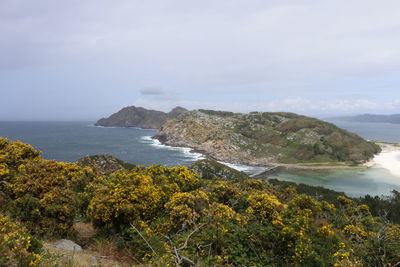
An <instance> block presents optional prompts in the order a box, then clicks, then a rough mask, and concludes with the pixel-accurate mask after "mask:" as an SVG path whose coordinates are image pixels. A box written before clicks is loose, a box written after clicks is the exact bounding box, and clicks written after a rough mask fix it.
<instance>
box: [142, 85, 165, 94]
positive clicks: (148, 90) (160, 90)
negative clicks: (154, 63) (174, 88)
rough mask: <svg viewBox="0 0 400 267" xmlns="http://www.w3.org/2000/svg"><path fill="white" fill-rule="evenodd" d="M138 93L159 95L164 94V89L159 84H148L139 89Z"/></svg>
mask: <svg viewBox="0 0 400 267" xmlns="http://www.w3.org/2000/svg"><path fill="white" fill-rule="evenodd" d="M140 94H142V95H152V96H160V95H163V94H165V90H164V89H163V88H162V87H159V86H149V87H145V88H142V89H140Z"/></svg>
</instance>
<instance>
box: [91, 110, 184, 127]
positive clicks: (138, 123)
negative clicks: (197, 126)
mask: <svg viewBox="0 0 400 267" xmlns="http://www.w3.org/2000/svg"><path fill="white" fill-rule="evenodd" d="M185 112H187V110H186V109H184V108H182V107H175V108H174V109H172V110H171V111H170V112H168V113H165V112H162V111H157V110H149V109H145V108H142V107H135V106H130V107H125V108H123V109H121V110H120V111H118V112H117V113H114V114H112V115H111V116H110V117H108V118H102V119H100V120H98V121H97V122H96V123H95V125H96V126H104V127H138V128H143V129H158V128H159V127H160V126H161V125H162V124H163V123H164V122H165V121H167V120H169V119H174V118H176V117H178V116H179V115H181V114H182V113H185Z"/></svg>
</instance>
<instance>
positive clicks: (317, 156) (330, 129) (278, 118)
mask: <svg viewBox="0 0 400 267" xmlns="http://www.w3.org/2000/svg"><path fill="white" fill-rule="evenodd" d="M156 138H158V139H159V140H160V141H161V142H163V143H165V144H167V145H172V146H186V147H191V148H193V149H196V150H199V151H203V152H204V153H206V154H207V155H209V156H211V157H212V158H215V159H217V160H221V161H225V162H235V163H242V164H246V165H257V166H259V165H264V166H265V165H268V164H270V163H288V164H292V163H302V164H306V163H315V164H337V163H344V164H348V165H356V164H360V163H363V162H366V161H368V160H369V159H371V158H372V157H373V156H374V154H376V153H378V152H380V151H381V148H380V147H379V146H378V145H377V144H375V143H373V142H368V141H366V140H364V139H363V138H361V137H360V136H358V135H356V134H353V133H349V132H347V131H345V130H343V129H340V128H338V127H336V126H335V125H334V124H331V123H328V122H324V121H321V120H318V119H314V118H310V117H306V116H301V115H297V114H294V113H285V112H276V113H268V112H251V113H249V114H240V113H233V112H227V111H213V110H198V111H190V112H187V113H185V114H182V115H181V116H179V117H178V118H176V119H174V120H169V121H167V122H166V123H164V124H163V126H162V128H161V129H160V130H159V132H158V133H157V135H156Z"/></svg>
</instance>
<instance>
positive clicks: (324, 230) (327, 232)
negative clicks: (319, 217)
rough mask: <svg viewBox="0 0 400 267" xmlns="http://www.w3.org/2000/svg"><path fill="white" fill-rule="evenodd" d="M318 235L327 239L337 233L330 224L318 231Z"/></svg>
mask: <svg viewBox="0 0 400 267" xmlns="http://www.w3.org/2000/svg"><path fill="white" fill-rule="evenodd" d="M317 232H318V234H319V235H320V236H322V237H325V238H330V237H332V236H333V235H334V234H335V233H334V232H333V230H332V225H330V224H328V225H323V226H321V227H320V228H319V229H318V231H317Z"/></svg>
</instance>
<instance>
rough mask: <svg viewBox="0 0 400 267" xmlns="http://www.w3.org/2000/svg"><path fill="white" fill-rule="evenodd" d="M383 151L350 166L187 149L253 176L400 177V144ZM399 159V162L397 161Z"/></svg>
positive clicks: (382, 145) (389, 145) (391, 144)
mask: <svg viewBox="0 0 400 267" xmlns="http://www.w3.org/2000/svg"><path fill="white" fill-rule="evenodd" d="M152 139H155V140H157V141H158V142H160V143H161V144H162V145H164V146H166V147H176V148H183V147H182V146H174V145H171V144H165V143H164V142H162V140H159V139H158V138H156V137H155V136H153V137H152ZM376 144H378V145H379V146H380V147H381V148H382V151H381V152H380V153H378V154H376V155H375V156H374V157H373V158H372V159H370V160H369V161H368V162H365V163H362V164H359V165H350V164H347V163H340V162H338V163H328V162H327V163H293V164H287V163H274V162H271V163H267V164H249V163H248V162H228V161H227V160H224V159H218V158H215V157H213V156H211V155H210V153H207V152H206V151H199V150H197V149H194V148H191V147H186V148H187V149H190V150H189V151H190V152H191V153H196V154H202V155H203V157H204V158H210V159H213V160H216V161H218V162H220V163H222V164H225V165H227V166H229V167H232V168H234V169H236V170H239V171H244V170H245V169H246V170H247V172H249V170H251V169H253V170H254V171H253V172H252V173H251V174H250V175H251V176H253V177H254V176H258V175H268V174H273V173H276V172H280V171H335V170H355V171H360V170H366V169H369V168H383V169H387V170H388V171H390V172H391V173H392V174H393V175H395V176H399V177H400V144H398V143H388V142H378V141H377V142H376ZM397 158H398V160H396V159H397Z"/></svg>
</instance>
